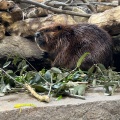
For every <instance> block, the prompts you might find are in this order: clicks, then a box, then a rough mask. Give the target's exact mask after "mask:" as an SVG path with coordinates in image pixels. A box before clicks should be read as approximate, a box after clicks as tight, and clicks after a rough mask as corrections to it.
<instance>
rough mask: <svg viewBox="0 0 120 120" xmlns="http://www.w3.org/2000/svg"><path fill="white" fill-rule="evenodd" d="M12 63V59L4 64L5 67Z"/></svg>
mask: <svg viewBox="0 0 120 120" xmlns="http://www.w3.org/2000/svg"><path fill="white" fill-rule="evenodd" d="M10 63H11V61H8V62H6V63H5V64H4V65H3V68H6V67H8V66H9V65H10Z"/></svg>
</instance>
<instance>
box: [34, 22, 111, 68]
mask: <svg viewBox="0 0 120 120" xmlns="http://www.w3.org/2000/svg"><path fill="white" fill-rule="evenodd" d="M38 33H39V34H38V35H37V37H36V41H37V43H38V45H39V47H40V48H41V49H42V50H44V51H46V52H48V53H49V55H50V58H51V60H52V66H56V67H64V68H68V69H73V68H75V67H76V63H77V61H78V59H79V58H80V57H81V55H83V54H84V53H85V52H90V54H89V55H88V56H87V57H86V59H85V60H84V62H83V63H82V65H81V69H82V70H87V69H89V68H90V67H91V66H92V65H93V64H96V63H102V64H104V65H105V66H106V67H108V66H109V65H110V62H111V58H112V40H111V38H110V36H109V35H108V34H107V32H106V31H104V30H102V29H100V28H98V27H97V26H96V25H91V24H75V25H53V26H49V27H46V28H42V29H40V30H39V32H38Z"/></svg>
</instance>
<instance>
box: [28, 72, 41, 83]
mask: <svg viewBox="0 0 120 120" xmlns="http://www.w3.org/2000/svg"><path fill="white" fill-rule="evenodd" d="M40 82H41V76H40V75H39V73H37V74H36V75H35V77H34V78H33V79H32V80H30V84H34V83H40Z"/></svg>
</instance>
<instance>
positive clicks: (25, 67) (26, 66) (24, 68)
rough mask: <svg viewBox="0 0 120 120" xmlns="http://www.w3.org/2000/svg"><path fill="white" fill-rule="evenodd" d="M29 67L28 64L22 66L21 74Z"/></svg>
mask: <svg viewBox="0 0 120 120" xmlns="http://www.w3.org/2000/svg"><path fill="white" fill-rule="evenodd" d="M27 68H28V65H25V66H24V67H23V68H22V70H21V71H20V75H22V74H23V72H24V71H26V69H27Z"/></svg>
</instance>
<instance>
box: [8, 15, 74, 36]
mask: <svg viewBox="0 0 120 120" xmlns="http://www.w3.org/2000/svg"><path fill="white" fill-rule="evenodd" d="M56 23H63V24H75V23H76V22H75V21H74V20H73V18H72V17H71V16H69V15H63V14H61V15H51V16H48V17H41V18H34V19H33V18H29V19H26V20H24V21H17V22H15V23H13V24H12V25H10V26H9V27H8V28H7V32H8V33H10V34H11V35H16V36H17V35H18V36H22V37H28V36H33V35H34V33H35V32H36V31H37V30H39V29H40V28H41V27H45V26H48V25H51V24H56Z"/></svg>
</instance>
